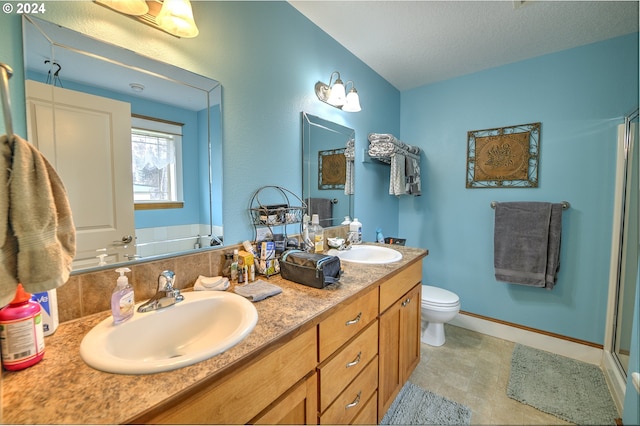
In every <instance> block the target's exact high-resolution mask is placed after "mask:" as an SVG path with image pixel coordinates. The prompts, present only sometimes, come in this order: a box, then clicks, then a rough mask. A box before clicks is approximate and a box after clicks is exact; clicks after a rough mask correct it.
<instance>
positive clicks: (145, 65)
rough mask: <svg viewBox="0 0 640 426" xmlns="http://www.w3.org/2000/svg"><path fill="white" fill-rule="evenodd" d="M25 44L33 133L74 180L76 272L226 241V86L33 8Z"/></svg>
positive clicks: (70, 188) (67, 180)
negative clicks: (45, 18) (53, 20)
mask: <svg viewBox="0 0 640 426" xmlns="http://www.w3.org/2000/svg"><path fill="white" fill-rule="evenodd" d="M23 43H24V44H23V54H24V65H25V66H24V67H25V90H26V101H27V129H28V139H29V141H30V142H31V143H33V144H34V145H35V146H37V147H38V149H39V150H40V151H41V152H42V153H43V154H44V155H45V156H46V157H47V159H48V160H49V161H50V162H51V163H52V164H53V165H54V167H55V168H56V170H57V172H58V174H59V175H60V177H61V178H62V180H63V182H64V184H65V187H66V189H67V193H68V197H69V201H70V204H71V209H72V211H73V217H74V222H75V225H76V237H77V238H76V239H77V254H76V258H75V259H74V263H73V270H74V271H78V270H84V269H87V268H94V267H99V266H107V265H108V267H113V265H114V264H120V263H123V262H126V263H129V262H131V261H136V260H138V259H144V260H148V259H149V258H157V257H161V256H170V255H175V254H176V253H183V252H185V251H191V250H194V249H200V248H204V247H209V246H211V245H221V244H222V241H223V224H222V135H221V126H220V117H221V86H220V83H219V82H218V81H216V80H213V79H210V78H207V77H203V76H200V75H197V74H194V73H192V72H190V71H187V70H184V69H181V68H178V67H176V66H173V65H170V64H166V63H163V62H160V61H157V60H155V59H151V58H148V57H144V56H141V55H138V54H136V53H135V52H133V51H130V50H128V49H124V48H121V47H118V46H114V45H112V44H109V43H105V42H103V41H101V40H96V39H94V38H91V37H88V36H86V35H84V34H81V33H78V32H76V31H73V30H70V29H67V28H64V27H60V26H59V25H56V24H52V23H50V22H47V21H43V20H41V19H38V18H34V17H32V16H27V15H25V16H23ZM105 263H106V265H105Z"/></svg>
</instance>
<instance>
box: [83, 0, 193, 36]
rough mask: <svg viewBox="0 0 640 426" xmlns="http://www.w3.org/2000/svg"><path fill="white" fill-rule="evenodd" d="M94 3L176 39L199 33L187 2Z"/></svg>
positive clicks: (136, 0)
mask: <svg viewBox="0 0 640 426" xmlns="http://www.w3.org/2000/svg"><path fill="white" fill-rule="evenodd" d="M95 2H96V3H97V4H99V5H101V6H105V7H108V8H109V9H112V10H115V11H116V12H119V13H122V14H124V15H126V16H129V17H130V18H133V19H136V20H138V21H140V22H142V23H144V24H147V25H150V26H152V27H154V28H156V29H159V30H162V31H164V32H166V33H169V34H171V35H173V36H176V37H183V38H193V37H196V36H197V35H198V33H199V31H198V27H197V26H196V23H195V21H194V19H193V10H192V8H191V3H190V2H189V0H164V1H162V0H147V1H145V0H95ZM145 9H146V10H145Z"/></svg>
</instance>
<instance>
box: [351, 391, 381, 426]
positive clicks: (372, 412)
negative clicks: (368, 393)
mask: <svg viewBox="0 0 640 426" xmlns="http://www.w3.org/2000/svg"><path fill="white" fill-rule="evenodd" d="M381 420H382V419H381ZM351 424H352V425H377V424H378V391H375V392H373V396H372V397H371V398H369V401H367V402H366V403H365V406H364V407H362V410H360V412H359V413H358V415H357V416H356V417H355V418H354V419H353V421H352V422H351Z"/></svg>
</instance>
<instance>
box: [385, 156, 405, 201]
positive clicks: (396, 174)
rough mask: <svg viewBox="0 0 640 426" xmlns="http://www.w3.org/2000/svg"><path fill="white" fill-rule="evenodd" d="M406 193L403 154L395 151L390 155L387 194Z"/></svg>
mask: <svg viewBox="0 0 640 426" xmlns="http://www.w3.org/2000/svg"><path fill="white" fill-rule="evenodd" d="M406 193H407V187H406V175H405V156H404V155H402V154H398V153H395V154H393V155H392V156H391V174H390V176H389V194H391V195H404V194H406Z"/></svg>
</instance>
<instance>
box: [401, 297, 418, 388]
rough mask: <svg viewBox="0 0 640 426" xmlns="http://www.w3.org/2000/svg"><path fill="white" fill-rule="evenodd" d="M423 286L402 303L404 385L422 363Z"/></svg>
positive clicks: (402, 366) (402, 367)
mask: <svg viewBox="0 0 640 426" xmlns="http://www.w3.org/2000/svg"><path fill="white" fill-rule="evenodd" d="M421 290H422V285H417V286H415V287H414V288H413V289H412V290H411V291H410V292H408V293H407V294H406V295H405V296H404V297H403V298H402V299H401V302H400V306H401V307H402V309H401V310H400V313H401V314H400V321H401V324H400V329H401V330H402V333H401V334H400V339H401V340H400V371H401V372H402V378H403V380H402V382H403V384H404V383H405V382H406V381H407V380H409V376H410V375H411V373H413V370H415V368H416V366H417V365H418V363H419V362H420V326H421V323H420V313H421V312H420V305H421V303H420V302H421V295H420V294H421V293H420V292H421Z"/></svg>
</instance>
